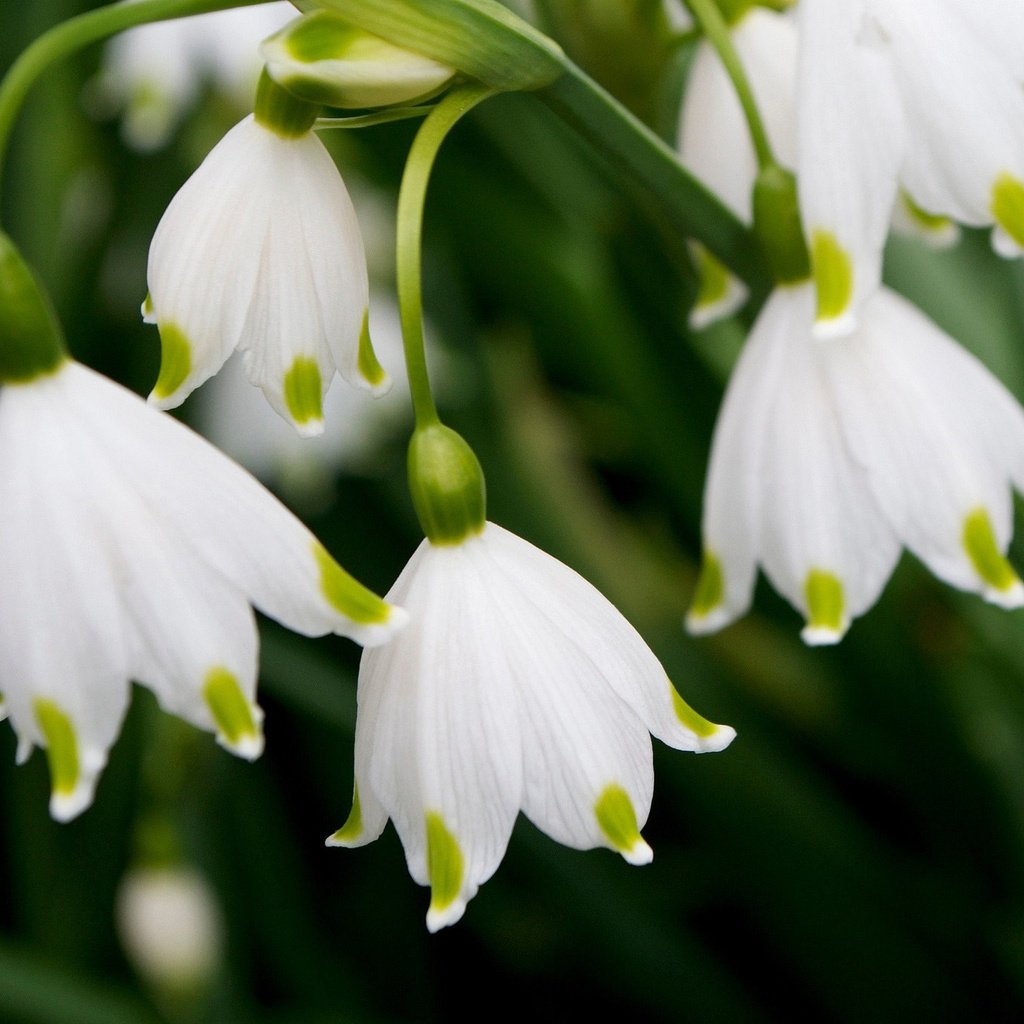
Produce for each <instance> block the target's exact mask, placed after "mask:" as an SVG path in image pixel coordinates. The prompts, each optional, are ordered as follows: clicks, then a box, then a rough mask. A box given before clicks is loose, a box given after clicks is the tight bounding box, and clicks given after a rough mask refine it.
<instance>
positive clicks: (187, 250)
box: [144, 76, 389, 435]
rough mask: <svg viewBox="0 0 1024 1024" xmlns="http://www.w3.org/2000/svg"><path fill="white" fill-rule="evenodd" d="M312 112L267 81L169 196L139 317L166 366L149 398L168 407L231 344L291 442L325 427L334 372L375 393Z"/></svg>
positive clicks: (357, 240)
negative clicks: (290, 430)
mask: <svg viewBox="0 0 1024 1024" xmlns="http://www.w3.org/2000/svg"><path fill="white" fill-rule="evenodd" d="M318 109H319V108H318V107H316V106H313V105H310V104H307V103H305V102H304V101H301V100H297V99H295V98H293V97H291V96H290V95H289V94H288V93H286V92H285V91H284V90H283V89H281V88H280V87H279V86H277V85H275V84H274V83H273V82H272V81H271V80H270V78H269V77H267V76H264V78H263V80H262V81H261V85H260V90H259V94H258V97H257V101H256V112H255V114H253V115H252V116H250V117H248V118H246V119H245V120H244V121H242V122H241V123H240V124H238V125H236V126H235V127H234V128H233V129H232V130H231V131H230V132H228V134H227V135H226V136H225V137H224V138H223V139H222V140H221V142H220V143H219V144H218V145H217V146H216V148H215V149H214V150H213V151H212V152H211V153H210V155H209V156H208V157H207V158H206V160H205V161H204V162H203V164H202V165H201V166H200V167H199V169H198V170H197V171H196V172H195V174H193V175H192V177H191V178H190V179H189V180H188V181H187V182H186V183H185V185H184V186H183V187H182V189H181V191H180V192H178V194H177V195H176V196H175V197H174V200H173V201H172V202H171V205H170V206H169V207H168V209H167V212H166V213H165V214H164V216H163V219H162V220H161V221H160V225H159V226H158V227H157V230H156V234H155V235H154V237H153V244H152V247H151V249H150V254H149V297H148V298H147V300H146V305H145V306H144V315H145V317H146V319H147V320H149V321H151V322H153V323H156V324H157V325H158V326H159V328H160V339H161V345H162V349H163V361H162V364H161V368H160V377H159V379H158V380H157V382H156V386H155V387H154V388H153V392H152V394H151V396H150V400H151V401H153V402H154V403H155V404H156V405H157V406H159V407H160V408H163V409H168V408H173V407H174V406H176V405H179V404H180V403H181V402H182V401H184V400H185V398H187V397H188V395H189V393H190V392H191V391H192V390H193V389H194V388H196V387H198V386H199V385H200V384H202V383H203V381H205V380H207V379H208V378H209V377H211V376H212V375H213V374H215V373H216V372H217V371H218V370H219V369H220V368H221V366H222V365H223V364H224V362H225V361H226V360H227V358H228V356H229V355H230V354H231V353H232V352H233V351H234V350H235V349H236V348H238V349H241V351H242V352H243V355H244V361H245V369H246V373H247V375H248V377H249V380H250V381H251V382H252V383H253V384H256V385H257V386H259V387H261V388H262V389H263V392H264V394H265V395H266V396H267V399H268V400H269V402H270V404H271V405H272V406H273V407H274V408H275V409H276V410H277V411H278V412H279V413H280V414H281V415H282V416H283V417H284V418H285V419H286V420H288V421H290V422H291V423H292V424H293V425H294V426H295V428H296V429H297V430H298V431H299V433H300V434H304V435H313V434H318V433H320V432H322V430H323V396H324V393H325V392H326V390H327V388H328V387H329V386H330V384H331V381H332V379H333V377H334V373H335V371H336V370H337V371H338V372H339V373H340V374H341V376H342V377H344V378H345V380H346V381H348V382H349V383H350V384H353V385H357V386H360V387H363V388H366V389H368V390H370V391H371V392H373V393H375V394H380V393H382V392H383V391H385V390H387V387H388V385H389V381H388V377H387V375H386V374H385V372H384V370H383V369H382V368H381V366H380V364H379V363H378V362H377V359H376V356H375V355H374V352H373V348H372V345H371V343H370V337H369V333H368V331H367V327H366V325H367V305H368V296H369V286H368V282H367V273H366V258H365V254H364V252H363V243H362V239H361V237H360V233H359V224H358V221H357V220H356V214H355V210H354V209H353V207H352V202H351V200H350V199H349V196H348V192H347V191H346V189H345V185H344V183H343V182H342V180H341V178H340V177H339V175H338V172H337V169H336V168H335V166H334V162H333V160H332V159H331V157H330V155H329V154H328V153H327V150H326V149H325V148H324V146H323V144H322V143H321V142H320V140H319V139H318V138H317V137H316V136H315V135H314V134H313V133H312V131H311V129H312V127H313V123H314V121H315V118H316V116H317V111H318Z"/></svg>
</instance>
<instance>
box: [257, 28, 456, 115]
mask: <svg viewBox="0 0 1024 1024" xmlns="http://www.w3.org/2000/svg"><path fill="white" fill-rule="evenodd" d="M260 53H261V54H262V56H263V59H264V60H265V61H266V62H267V71H268V72H269V73H270V75H271V77H272V78H273V79H274V81H276V82H277V83H278V84H279V85H282V86H284V88H286V89H287V90H288V91H289V92H291V93H294V94H295V95H296V96H301V97H302V98H303V99H306V100H309V101H311V102H315V103H321V104H323V105H324V106H329V107H342V108H347V109H357V108H362V107H387V106H391V105H393V104H395V103H410V102H413V101H415V100H420V99H425V98H427V97H428V96H432V95H434V93H436V92H438V90H440V89H442V88H443V87H444V86H445V85H446V84H447V83H448V82H449V81H451V79H452V77H453V76H454V75H455V69H454V68H451V67H448V65H446V64H439V63H438V62H437V61H435V60H431V59H430V58H429V57H423V56H421V55H420V54H417V53H412V52H411V51H409V50H405V49H402V48H401V47H399V46H395V45H394V44H393V43H389V42H387V41H386V40H384V39H381V38H380V37H379V36H375V35H372V34H371V33H369V32H366V31H364V30H363V29H360V28H356V27H355V26H354V25H351V24H350V23H349V22H347V21H346V20H345V19H344V18H341V17H339V16H338V15H336V14H332V13H331V12H330V11H315V12H313V13H311V14H307V15H305V16H303V17H301V18H298V19H296V20H295V21H293V22H291V23H290V24H288V25H286V26H285V27H284V28H283V29H282V30H281V31H280V32H278V33H277V34H276V35H273V36H271V37H270V38H269V39H268V40H266V41H265V42H264V43H263V45H262V47H261V48H260Z"/></svg>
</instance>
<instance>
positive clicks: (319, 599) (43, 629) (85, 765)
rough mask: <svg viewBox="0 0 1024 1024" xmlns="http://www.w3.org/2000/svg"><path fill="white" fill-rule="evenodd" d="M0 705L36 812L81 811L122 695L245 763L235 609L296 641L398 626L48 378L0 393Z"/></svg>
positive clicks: (118, 401) (249, 634)
mask: <svg viewBox="0 0 1024 1024" xmlns="http://www.w3.org/2000/svg"><path fill="white" fill-rule="evenodd" d="M0 565H2V566H3V572H0V608H3V610H4V615H3V623H2V626H0V690H2V691H3V694H4V696H5V698H6V706H7V710H8V711H9V713H10V717H11V720H12V722H13V725H14V728H15V730H16V732H17V734H18V737H19V741H20V743H19V758H20V759H24V758H25V757H27V756H28V754H29V753H30V752H31V750H32V748H33V746H36V745H38V746H44V747H46V748H47V754H48V757H49V760H50V765H51V774H52V781H53V796H52V799H51V803H50V810H51V813H52V814H53V816H54V817H55V818H58V819H59V820H67V819H69V818H72V817H74V816H75V815H76V814H78V813H79V812H81V811H82V810H83V809H84V808H85V807H87V806H88V805H89V803H90V802H91V799H92V793H93V788H94V786H95V782H96V778H97V776H98V775H99V772H100V771H101V770H102V768H103V766H104V764H105V762H106V758H107V751H108V749H109V748H110V746H111V744H112V743H113V741H114V739H115V738H116V737H117V734H118V731H119V729H120V725H121V719H122V717H123V715H124V712H125V708H126V707H127V703H128V697H129V683H130V681H131V680H137V681H139V682H142V683H144V684H145V685H146V686H148V687H150V688H151V689H152V690H153V691H154V693H155V694H156V695H157V698H158V700H159V701H160V703H161V705H162V706H163V707H164V708H165V709H166V710H167V711H170V712H172V713H174V714H176V715H179V716H180V717H182V718H184V719H186V720H187V721H189V722H192V723H193V724H194V725H196V726H198V727H200V728H203V729H209V730H215V731H216V732H217V737H218V741H219V742H220V743H221V744H222V745H223V746H225V747H227V748H228V749H230V750H232V751H233V752H235V753H237V754H240V755H241V756H243V757H247V758H254V757H256V756H258V755H259V753H260V751H261V749H262V744H263V737H262V731H261V728H260V719H261V717H262V716H261V713H260V711H259V708H258V707H257V706H256V704H255V697H254V694H255V687H256V664H257V645H258V637H257V632H256V623H255V620H254V617H253V613H252V609H251V608H250V604H252V605H255V606H256V607H257V608H258V609H260V610H261V611H263V612H264V613H266V614H267V615H270V616H271V617H273V618H275V619H277V620H278V621H280V622H282V623H283V624H284V625H285V626H287V627H289V628H290V629H294V630H296V631H298V632H300V633H303V634H305V635H308V636H320V635H322V634H324V633H329V632H334V633H340V634H342V635H345V636H350V637H352V638H354V639H356V640H357V641H359V642H360V643H363V644H376V643H382V642H383V641H384V640H386V639H387V638H388V637H389V636H390V635H391V633H392V632H393V631H394V630H395V629H396V628H398V627H399V626H400V625H401V624H402V622H403V621H404V618H405V616H404V613H403V612H401V610H399V609H394V608H390V607H389V606H388V605H386V604H385V603H384V602H382V601H381V600H380V598H378V597H376V596H374V595H373V594H371V593H370V592H369V591H368V590H366V589H365V588H363V587H362V586H361V585H359V584H358V583H357V582H356V581H355V580H353V579H352V578H351V577H350V576H348V575H347V574H346V573H345V572H344V570H342V569H341V568H340V566H338V565H337V563H335V562H334V560H333V559H332V558H331V557H330V556H329V555H328V554H327V552H326V551H325V550H324V549H323V547H322V546H321V545H320V544H319V543H318V542H317V541H316V539H315V538H314V537H313V535H312V534H311V533H310V532H309V531H308V530H307V529H306V528H305V527H304V526H303V525H302V524H301V523H300V522H299V521H298V520H297V519H296V518H295V517H294V516H293V515H292V514H291V513H290V512H288V511H287V509H285V508H284V506H283V505H281V504H280V503H279V502H278V501H277V500H276V499H275V498H274V497H272V496H271V495H270V494H269V493H268V492H266V491H265V490H264V489H263V488H262V487H261V486H260V485H259V484H258V483H257V482H256V481H255V480H254V479H253V478H252V477H250V476H249V475H248V474H247V473H246V472H245V471H244V470H242V469H240V468H238V467H237V466H235V465H234V464H233V463H232V462H231V461H230V460H228V459H227V458H226V457H225V456H224V455H222V454H221V453H220V452H218V451H217V450H216V449H215V448H213V447H212V446H211V445H209V444H208V443H207V442H206V441H204V440H203V439H202V438H200V437H198V435H195V434H193V433H192V432H191V431H189V430H187V429H186V428H185V427H183V426H182V425H181V424H180V423H177V422H176V421H175V420H173V419H172V418H171V417H168V416H164V415H162V414H160V413H158V412H156V410H154V409H152V408H149V407H147V406H146V404H145V403H144V402H142V401H141V400H140V399H139V398H137V397H136V396H135V395H133V394H132V393H131V392H129V391H127V390H125V389H124V388H122V387H120V386H118V385H116V384H114V383H112V382H111V381H109V380H106V379H105V378H103V377H100V376H98V375H97V374H95V373H93V372H92V371H90V370H88V369H86V368H85V367H83V366H81V365H79V364H77V363H74V362H71V361H67V360H66V361H64V362H63V363H62V364H60V366H59V367H58V369H57V370H56V371H55V372H53V373H49V374H45V375H43V376H38V377H36V378H35V379H34V380H33V381H32V382H31V383H26V384H10V385H6V386H4V387H3V388H0Z"/></svg>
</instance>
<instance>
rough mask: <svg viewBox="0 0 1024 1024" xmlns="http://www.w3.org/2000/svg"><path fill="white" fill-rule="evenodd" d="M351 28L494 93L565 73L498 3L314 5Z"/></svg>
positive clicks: (547, 47)
mask: <svg viewBox="0 0 1024 1024" xmlns="http://www.w3.org/2000/svg"><path fill="white" fill-rule="evenodd" d="M317 4H318V5H319V6H320V7H322V8H324V9H326V10H329V11H333V12H334V13H335V14H339V15H341V17H343V18H344V19H345V20H346V21H348V22H349V23H351V24H352V25H357V26H358V27H359V28H361V29H365V30H366V31H367V32H372V33H373V34H374V35H376V36H380V38H381V39H386V40H387V41H388V42H389V43H394V45H395V46H400V47H402V48H403V49H405V50H411V51H412V52H413V53H419V54H422V55H423V56H424V57H430V58H431V59H432V60H435V61H437V62H438V63H440V64H447V65H448V66H449V67H452V68H455V69H456V70H457V71H461V72H462V73H463V74H465V75H468V76H469V77H470V78H474V79H476V80H477V81H478V82H482V83H483V84H484V85H489V86H490V87H491V88H493V89H501V90H504V91H514V90H517V89H540V88H542V87H543V86H545V85H549V84H550V83H551V82H553V81H554V80H555V79H556V78H558V76H559V75H561V74H562V72H563V71H564V70H565V55H564V54H563V53H562V50H561V48H560V47H559V46H558V44H557V43H555V42H553V41H552V40H550V39H548V38H547V36H545V35H543V34H541V33H540V32H538V31H537V30H536V29H535V28H534V27H533V26H532V25H530V24H529V23H527V22H525V21H523V19H522V18H518V17H516V15H514V14H513V13H512V12H511V11H510V10H509V9H508V8H507V7H505V6H503V5H502V4H500V3H498V2H497V0H373V3H367V2H366V0H317Z"/></svg>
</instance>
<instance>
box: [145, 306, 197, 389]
mask: <svg viewBox="0 0 1024 1024" xmlns="http://www.w3.org/2000/svg"><path fill="white" fill-rule="evenodd" d="M159 330H160V375H159V376H158V377H157V379H156V384H154V385H153V390H152V391H151V392H150V395H149V397H150V399H151V400H153V401H154V402H156V403H157V404H162V403H165V402H166V401H167V400H168V399H170V398H173V397H174V395H175V393H176V392H177V391H178V390H179V389H180V388H181V386H182V385H183V384H184V383H185V381H186V380H188V375H189V374H190V373H191V372H192V344H191V342H190V341H189V340H188V338H187V337H186V336H185V332H184V331H183V330H182V329H181V328H180V327H179V326H178V325H177V324H173V323H163V324H160V325H159Z"/></svg>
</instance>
